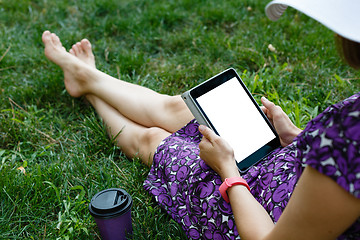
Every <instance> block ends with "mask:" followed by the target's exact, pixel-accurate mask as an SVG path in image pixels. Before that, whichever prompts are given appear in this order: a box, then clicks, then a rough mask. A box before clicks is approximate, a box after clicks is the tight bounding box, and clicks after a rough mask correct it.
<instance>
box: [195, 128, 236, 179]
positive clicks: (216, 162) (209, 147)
mask: <svg viewBox="0 0 360 240" xmlns="http://www.w3.org/2000/svg"><path fill="white" fill-rule="evenodd" d="M199 131H200V132H201V134H202V135H203V138H202V140H201V142H200V144H199V148H200V158H201V159H202V160H204V161H205V162H206V164H207V165H208V166H209V167H211V168H212V169H213V170H214V171H215V172H217V173H218V174H219V175H220V177H221V178H222V180H223V181H224V180H225V178H229V177H237V176H240V174H239V171H238V168H237V166H236V162H235V157H234V150H233V149H232V147H231V146H230V145H229V144H228V143H227V142H226V141H225V140H224V139H223V138H221V137H219V136H218V135H216V134H215V133H214V132H213V131H212V130H211V129H210V128H208V127H206V126H204V125H200V126H199Z"/></svg>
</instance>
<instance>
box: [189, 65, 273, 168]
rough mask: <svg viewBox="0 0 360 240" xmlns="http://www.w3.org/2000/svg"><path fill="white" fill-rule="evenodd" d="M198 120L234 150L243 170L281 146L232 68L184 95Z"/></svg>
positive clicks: (238, 163) (239, 166)
mask: <svg viewBox="0 0 360 240" xmlns="http://www.w3.org/2000/svg"><path fill="white" fill-rule="evenodd" d="M182 98H183V100H184V101H185V103H186V104H187V106H188V107H189V109H190V111H191V112H192V113H193V115H194V116H195V118H196V120H197V121H198V122H199V123H200V124H203V125H206V126H208V127H210V128H211V129H212V130H214V132H215V133H216V134H218V135H219V136H221V137H222V138H224V139H225V140H226V141H227V142H228V143H229V144H230V145H231V146H232V148H233V149H234V153H235V159H236V162H237V166H238V169H239V170H240V171H241V172H243V171H245V170H246V169H248V168H249V167H250V166H252V165H253V164H255V163H257V162H258V161H260V160H261V159H262V158H264V157H265V156H266V155H268V154H269V153H270V152H272V151H273V150H274V149H276V148H278V147H279V146H280V141H279V137H278V135H277V133H276V131H275V129H274V128H273V126H272V125H271V124H270V122H269V121H268V119H267V118H266V116H265V115H264V113H263V112H262V111H261V109H260V107H259V106H258V104H257V103H256V101H255V100H254V98H253V97H252V95H251V93H250V92H249V91H248V89H247V88H246V86H245V84H244V83H243V82H242V80H241V79H240V77H239V75H238V74H237V73H236V71H235V70H234V69H232V68H230V69H228V70H226V71H224V72H222V73H220V74H218V75H216V76H214V77H212V78H210V79H209V80H207V81H205V82H203V83H202V84H200V85H198V86H196V87H194V88H192V89H190V90H189V91H187V92H185V93H184V94H183V95H182Z"/></svg>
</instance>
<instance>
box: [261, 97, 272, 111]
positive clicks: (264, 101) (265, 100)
mask: <svg viewBox="0 0 360 240" xmlns="http://www.w3.org/2000/svg"><path fill="white" fill-rule="evenodd" d="M261 102H262V104H263V105H264V106H265V107H266V108H267V109H271V108H273V107H274V106H275V104H274V103H273V102H271V101H270V100H268V99H267V98H266V97H261Z"/></svg>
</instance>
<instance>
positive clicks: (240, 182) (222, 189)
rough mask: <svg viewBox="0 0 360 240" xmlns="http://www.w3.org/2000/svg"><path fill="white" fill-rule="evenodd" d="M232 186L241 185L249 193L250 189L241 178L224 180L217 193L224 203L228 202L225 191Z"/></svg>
mask: <svg viewBox="0 0 360 240" xmlns="http://www.w3.org/2000/svg"><path fill="white" fill-rule="evenodd" d="M234 185H243V186H245V187H246V188H247V189H249V191H250V187H249V185H248V184H247V182H246V181H245V179H243V178H242V177H231V178H225V181H224V182H223V183H222V184H221V185H220V187H219V191H220V194H221V196H222V197H223V199H224V200H225V202H227V203H228V202H230V201H229V197H228V195H227V193H226V191H227V189H228V188H230V187H232V186H234Z"/></svg>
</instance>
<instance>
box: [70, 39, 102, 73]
mask: <svg viewBox="0 0 360 240" xmlns="http://www.w3.org/2000/svg"><path fill="white" fill-rule="evenodd" d="M70 53H71V54H73V55H75V56H76V57H78V58H79V59H81V60H82V61H83V62H85V63H86V64H88V65H90V66H91V67H96V66H95V57H94V54H93V52H92V48H91V43H90V41H89V40H87V39H83V40H81V42H77V43H76V44H74V45H73V46H72V48H71V52H70Z"/></svg>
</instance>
